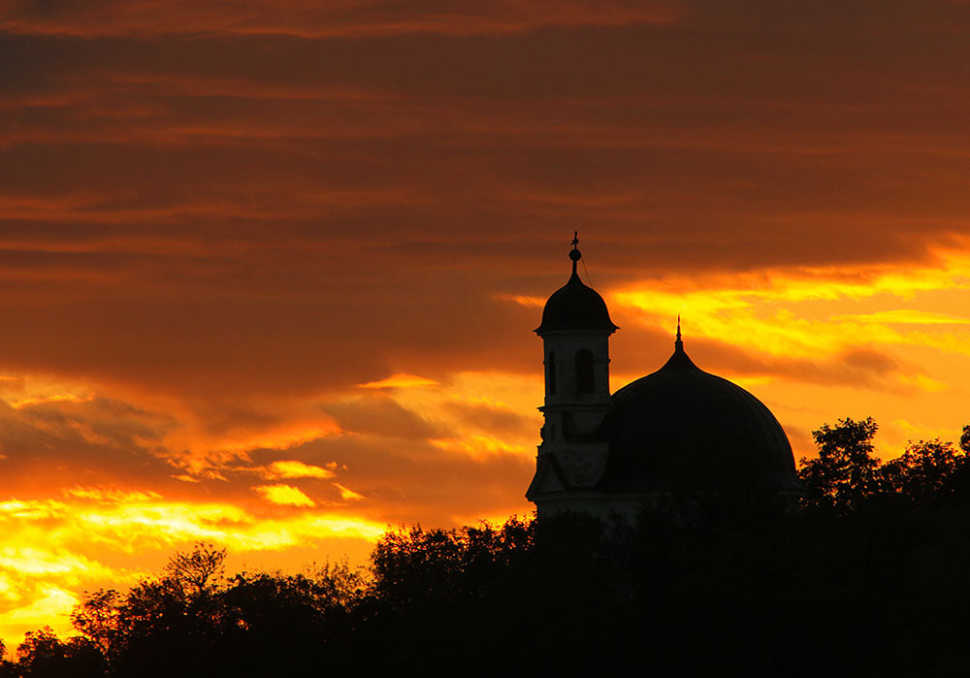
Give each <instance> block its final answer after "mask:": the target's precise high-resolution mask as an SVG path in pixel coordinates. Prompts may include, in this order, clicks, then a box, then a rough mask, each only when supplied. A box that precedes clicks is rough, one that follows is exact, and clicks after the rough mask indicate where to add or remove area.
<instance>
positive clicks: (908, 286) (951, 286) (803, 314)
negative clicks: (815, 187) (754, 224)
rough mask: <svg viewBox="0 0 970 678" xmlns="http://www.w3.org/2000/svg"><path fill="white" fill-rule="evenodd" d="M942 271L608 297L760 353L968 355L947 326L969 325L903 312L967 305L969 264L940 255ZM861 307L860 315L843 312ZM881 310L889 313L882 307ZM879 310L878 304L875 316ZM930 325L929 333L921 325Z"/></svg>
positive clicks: (857, 273)
mask: <svg viewBox="0 0 970 678" xmlns="http://www.w3.org/2000/svg"><path fill="white" fill-rule="evenodd" d="M939 259H940V264H939V265H938V266H924V267H921V268H916V267H906V268H901V267H900V268H897V267H892V266H888V265H880V266H873V267H865V266H859V267H856V268H851V269H847V268H831V269H824V268H814V269H795V270H765V271H760V272H757V273H750V274H734V275H730V276H729V275H723V274H715V275H710V276H704V275H700V276H694V277H691V278H679V277H674V276H671V277H668V278H664V279H662V280H660V281H655V282H651V283H649V284H646V285H645V284H635V285H629V286H626V287H622V288H620V289H617V290H613V291H612V293H611V294H609V298H610V299H611V301H612V302H613V303H614V304H615V305H616V307H617V308H618V309H619V308H624V307H625V308H626V309H629V310H632V311H634V312H636V313H637V314H638V315H639V316H640V320H641V322H646V323H650V324H659V325H661V326H663V327H664V328H665V329H666V328H667V327H669V325H670V322H671V319H672V318H675V317H676V316H677V315H681V316H682V317H683V320H684V327H685V332H686V333H687V335H688V336H704V337H709V338H713V339H718V340H720V341H729V342H730V343H735V344H737V345H738V346H740V347H757V350H758V351H764V352H768V353H771V354H775V355H779V356H789V357H790V356H804V357H814V356H818V355H819V352H820V351H822V352H823V353H829V354H834V353H837V352H838V351H840V350H844V349H847V348H852V347H857V346H859V342H860V338H864V343H863V345H865V346H870V345H872V344H873V343H876V344H887V345H912V346H935V347H937V348H940V349H943V350H948V351H957V352H962V353H968V354H970V344H968V343H967V342H966V337H965V336H964V335H963V334H959V335H958V334H954V332H953V330H946V329H945V326H961V325H966V324H968V323H970V320H968V319H966V318H962V317H960V316H956V315H954V314H953V313H952V312H943V311H939V312H937V311H928V310H922V309H921V310H913V309H911V308H899V307H898V304H899V300H905V301H906V302H907V305H908V306H909V305H911V304H912V300H913V299H916V298H919V299H924V298H926V299H935V300H936V303H946V301H949V302H950V304H951V305H950V306H949V309H950V310H958V309H960V308H962V305H961V304H962V303H965V301H964V300H962V299H961V297H962V296H965V294H966V290H970V258H968V257H966V255H964V254H962V253H961V252H941V253H939ZM862 301H864V302H865V306H864V308H865V309H866V311H865V312H861V313H846V312H845V310H846V308H851V307H852V306H853V304H859V303H860V302H862ZM882 306H885V307H887V308H878V307H882ZM873 307H877V308H876V310H873ZM924 326H931V327H936V328H939V329H936V330H934V331H933V332H932V333H931V332H928V331H925V330H921V329H919V328H920V327H924Z"/></svg>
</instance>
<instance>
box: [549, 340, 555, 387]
mask: <svg viewBox="0 0 970 678" xmlns="http://www.w3.org/2000/svg"><path fill="white" fill-rule="evenodd" d="M549 394H550V395H555V394H556V353H555V352H554V351H549Z"/></svg>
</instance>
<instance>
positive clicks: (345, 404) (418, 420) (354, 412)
mask: <svg viewBox="0 0 970 678" xmlns="http://www.w3.org/2000/svg"><path fill="white" fill-rule="evenodd" d="M323 410H324V411H325V412H326V413H327V414H329V415H331V416H332V417H333V418H334V419H336V420H337V423H338V424H339V425H340V428H342V429H344V430H347V431H352V432H355V433H369V434H374V435H380V436H385V437H390V438H405V439H410V440H423V439H427V438H433V437H436V436H438V435H441V433H440V431H438V430H437V429H436V427H435V426H434V425H433V424H431V423H430V422H428V421H427V420H426V419H423V418H422V417H421V416H419V415H417V414H415V413H414V412H412V411H411V410H407V409H405V408H403V407H401V406H400V405H398V404H397V403H396V402H394V400H392V399H391V398H390V397H387V396H382V395H376V396H367V397H357V398H353V399H350V400H343V401H340V402H335V403H329V404H327V405H325V406H324V407H323Z"/></svg>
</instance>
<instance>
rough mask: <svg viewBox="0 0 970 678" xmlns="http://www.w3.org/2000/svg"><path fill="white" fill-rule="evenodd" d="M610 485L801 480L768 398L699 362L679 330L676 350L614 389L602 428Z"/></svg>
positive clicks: (688, 487) (603, 485)
mask: <svg viewBox="0 0 970 678" xmlns="http://www.w3.org/2000/svg"><path fill="white" fill-rule="evenodd" d="M599 437H600V439H602V440H605V441H607V442H608V443H609V457H608V461H607V466H606V470H605V472H604V475H603V477H602V479H601V481H600V483H599V486H600V489H602V490H605V491H608V492H643V491H653V490H663V491H679V490H684V491H695V490H707V489H710V490H720V489H739V490H744V489H751V490H757V489H764V490H790V489H796V488H797V486H798V485H797V480H796V476H795V460H794V457H793V455H792V450H791V445H790V444H789V442H788V437H787V436H786V435H785V432H784V431H783V430H782V428H781V425H780V424H779V423H778V420H777V419H775V417H774V415H773V414H772V413H771V411H770V410H769V409H768V408H767V407H765V405H764V404H763V403H762V402H761V401H760V400H758V399H757V398H755V397H754V396H753V395H751V394H750V393H748V392H747V391H746V390H744V389H743V388H741V387H740V386H738V385H737V384H733V383H731V382H730V381H728V380H727V379H724V378H722V377H718V376H716V375H713V374H710V373H708V372H705V371H704V370H702V369H700V368H699V367H697V366H696V365H695V364H694V362H693V361H692V360H691V359H690V357H689V356H688V355H687V353H686V352H685V351H684V346H683V342H682V341H681V339H680V329H679V327H678V331H677V342H676V345H675V350H674V353H673V355H672V356H671V357H670V359H669V360H668V361H667V363H666V364H665V365H664V366H663V367H661V368H660V369H659V370H657V371H656V372H654V373H653V374H649V375H647V376H645V377H642V378H640V379H637V380H636V381H634V382H632V383H630V384H628V385H627V386H625V387H623V388H622V389H620V390H619V391H617V392H616V393H614V394H613V396H612V398H611V403H610V408H609V410H608V412H607V414H606V416H605V417H604V419H603V422H602V424H601V426H600V429H599Z"/></svg>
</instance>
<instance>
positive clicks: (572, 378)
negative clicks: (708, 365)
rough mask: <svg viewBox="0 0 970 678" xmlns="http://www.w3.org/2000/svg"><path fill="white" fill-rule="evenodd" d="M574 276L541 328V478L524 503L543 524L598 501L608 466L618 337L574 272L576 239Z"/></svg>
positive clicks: (574, 255) (550, 304) (574, 253)
mask: <svg viewBox="0 0 970 678" xmlns="http://www.w3.org/2000/svg"><path fill="white" fill-rule="evenodd" d="M572 246H573V248H572V250H571V251H570V252H569V258H570V259H571V260H572V275H571V276H570V277H569V280H568V281H567V282H566V284H565V285H564V286H563V287H561V288H560V289H559V290H557V291H556V292H555V293H554V294H553V295H552V296H551V297H549V300H548V301H547V302H546V305H545V308H544V309H543V311H542V323H541V324H540V325H539V327H538V328H537V329H536V330H535V332H536V334H538V335H539V337H540V338H541V339H542V344H543V358H544V359H543V364H544V369H545V385H546V389H545V402H544V403H543V406H542V407H540V408H539V411H540V412H542V414H543V416H544V418H545V422H544V424H543V426H542V430H541V436H542V443H541V444H540V445H539V453H538V456H537V458H536V474H535V477H534V478H533V480H532V484H531V485H530V486H529V490H528V491H527V492H526V497H527V498H528V499H529V500H530V501H533V502H535V503H536V506H537V507H538V513H539V516H540V517H541V516H542V515H544V514H548V513H550V512H553V513H554V512H558V511H561V510H577V509H581V508H582V507H581V506H579V505H577V502H580V503H582V502H583V495H585V494H589V495H590V496H589V499H590V500H592V499H593V495H594V494H596V493H597V492H596V489H595V488H596V486H597V484H598V482H599V480H600V479H601V477H602V476H603V472H604V470H605V466H606V456H607V451H608V445H607V444H606V443H605V442H603V441H601V440H599V439H598V437H597V429H598V427H599V425H600V422H602V420H603V416H604V415H605V414H606V411H607V409H609V405H610V351H609V348H610V347H609V342H610V335H611V334H613V333H614V332H615V331H616V330H617V329H619V328H618V327H617V326H616V325H614V324H613V321H612V320H611V319H610V314H609V311H608V310H607V308H606V302H604V301H603V298H602V297H601V296H600V295H599V294H598V293H597V292H596V290H594V289H593V288H591V287H588V286H587V285H585V284H584V283H583V281H582V280H581V279H580V277H579V273H578V271H577V264H578V263H579V261H580V259H582V256H583V255H582V253H581V252H580V251H579V237H578V234H574V236H573V241H572Z"/></svg>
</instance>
